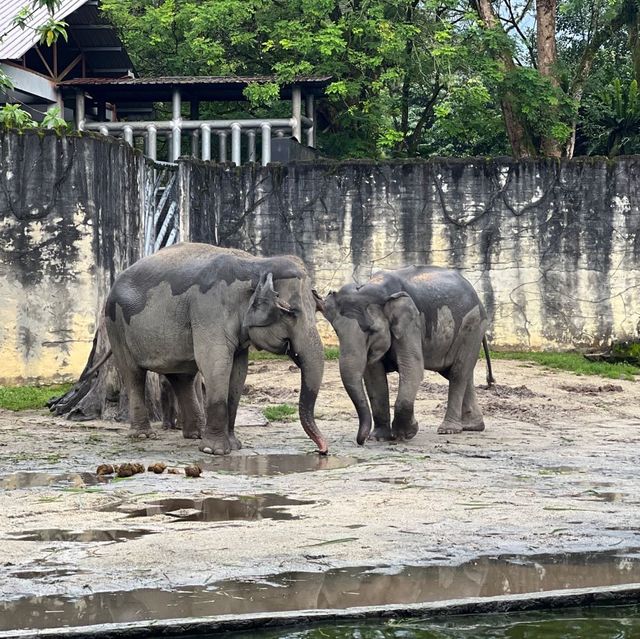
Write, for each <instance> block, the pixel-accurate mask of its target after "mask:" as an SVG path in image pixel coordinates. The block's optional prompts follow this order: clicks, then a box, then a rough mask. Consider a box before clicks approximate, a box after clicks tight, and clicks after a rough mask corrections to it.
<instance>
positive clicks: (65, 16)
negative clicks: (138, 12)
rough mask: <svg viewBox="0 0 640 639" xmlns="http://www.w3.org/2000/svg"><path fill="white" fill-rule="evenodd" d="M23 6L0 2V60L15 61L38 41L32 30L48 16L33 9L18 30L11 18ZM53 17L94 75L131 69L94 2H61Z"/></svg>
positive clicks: (22, 1)
mask: <svg viewBox="0 0 640 639" xmlns="http://www.w3.org/2000/svg"><path fill="white" fill-rule="evenodd" d="M24 5H25V0H0V39H1V41H0V60H19V59H20V58H22V56H23V55H24V54H25V53H27V52H28V51H29V50H30V49H31V48H33V47H34V46H35V45H36V44H38V42H39V40H40V36H39V34H38V32H37V31H36V30H35V29H36V28H37V27H38V26H40V25H42V24H43V23H44V22H46V21H47V20H48V19H49V13H48V11H47V9H46V8H44V7H43V8H40V9H37V10H36V11H35V12H34V13H33V14H32V15H31V17H30V18H29V20H28V21H27V28H25V29H21V28H20V27H19V26H16V25H14V24H13V19H14V18H15V17H16V15H17V14H18V12H19V11H20V9H22V8H23V7H24ZM53 17H54V18H55V19H57V20H65V21H66V22H67V24H68V27H67V32H68V34H69V36H70V42H73V45H74V46H76V47H77V49H78V50H79V51H81V52H82V53H84V54H85V56H86V65H87V68H88V69H90V70H91V72H92V73H93V74H94V75H97V76H102V75H107V76H113V75H116V76H122V75H125V74H126V73H128V72H129V71H130V70H133V64H132V62H131V59H130V58H129V56H128V55H127V52H126V51H125V50H124V47H123V45H122V42H121V41H120V38H119V37H118V34H117V32H116V30H115V28H114V27H113V25H112V24H110V23H109V22H108V21H107V20H106V19H105V18H104V16H102V15H101V13H100V9H99V6H98V0H61V2H60V4H59V5H58V6H57V8H56V10H55V11H54V13H53Z"/></svg>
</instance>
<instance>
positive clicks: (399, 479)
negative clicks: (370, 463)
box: [363, 477, 411, 486]
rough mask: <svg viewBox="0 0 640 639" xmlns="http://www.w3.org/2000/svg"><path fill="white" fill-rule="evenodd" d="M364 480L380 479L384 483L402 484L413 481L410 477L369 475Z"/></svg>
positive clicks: (405, 484)
mask: <svg viewBox="0 0 640 639" xmlns="http://www.w3.org/2000/svg"><path fill="white" fill-rule="evenodd" d="M363 481H379V482H382V483H383V484H401V485H403V486H407V485H409V484H410V483H411V480H410V479H409V478H408V477H368V478H367V479H364V480H363Z"/></svg>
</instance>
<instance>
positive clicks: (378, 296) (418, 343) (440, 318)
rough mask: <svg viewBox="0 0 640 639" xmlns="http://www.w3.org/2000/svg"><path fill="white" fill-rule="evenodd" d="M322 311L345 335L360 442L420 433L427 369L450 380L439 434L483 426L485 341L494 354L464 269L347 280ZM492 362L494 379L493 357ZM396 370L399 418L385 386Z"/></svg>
mask: <svg viewBox="0 0 640 639" xmlns="http://www.w3.org/2000/svg"><path fill="white" fill-rule="evenodd" d="M324 314H325V317H326V318H327V319H328V320H329V322H331V324H332V326H333V328H334V329H335V331H336V333H337V334H338V338H339V340H340V376H341V377H342V382H343V384H344V387H345V389H346V391H347V393H348V394H349V397H350V398H351V401H352V402H353V403H354V405H355V408H356V411H357V413H358V419H359V428H358V435H357V441H358V444H363V443H364V442H365V440H366V439H367V437H369V436H370V437H371V439H382V440H391V439H411V438H412V437H414V436H415V435H416V433H417V432H418V423H417V421H416V419H415V416H414V403H415V398H416V395H417V393H418V387H419V386H420V382H421V381H422V378H423V375H424V370H425V369H427V370H433V371H437V372H439V373H440V374H441V375H443V376H444V377H445V378H446V379H448V380H449V399H448V403H447V411H446V415H445V418H444V421H443V422H442V424H441V425H440V427H439V428H438V433H459V432H461V431H463V430H473V431H481V430H484V421H483V417H482V412H481V410H480V407H479V406H478V403H477V401H476V393H475V388H474V385H473V370H474V367H475V364H476V361H477V360H478V355H479V352H480V346H481V345H482V344H483V343H484V345H485V352H486V354H487V357H488V348H487V346H486V338H485V331H486V327H487V315H486V313H485V310H484V308H483V306H482V303H481V302H480V300H479V299H478V296H477V294H476V292H475V291H474V289H473V287H472V286H471V284H470V283H469V282H468V281H467V280H466V279H464V278H463V277H462V276H461V275H460V274H458V273H456V272H455V271H451V270H447V269H442V268H439V267H435V266H410V267H407V268H403V269H399V270H396V271H380V272H378V273H376V274H375V275H374V276H373V277H372V278H371V279H370V280H369V282H367V283H366V284H364V285H362V286H356V285H355V284H347V285H346V286H343V287H342V288H341V289H340V290H339V291H338V292H337V293H336V292H332V293H330V294H329V295H328V296H327V297H326V298H325V300H324ZM487 364H488V367H489V375H488V381H489V382H491V381H492V379H491V370H490V361H489V360H488V359H487ZM391 371H397V372H398V373H399V387H398V396H397V399H396V403H395V409H394V417H393V423H392V422H391V419H390V409H389V388H388V384H387V373H388V372H391ZM363 381H364V387H363ZM365 388H366V393H365ZM367 396H368V401H367ZM369 402H370V405H371V408H369ZM371 413H373V422H374V426H375V428H374V430H373V432H371Z"/></svg>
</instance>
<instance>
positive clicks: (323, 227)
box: [180, 157, 640, 349]
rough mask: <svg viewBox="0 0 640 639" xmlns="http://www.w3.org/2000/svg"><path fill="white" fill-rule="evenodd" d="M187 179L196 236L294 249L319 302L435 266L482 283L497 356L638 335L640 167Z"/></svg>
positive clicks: (280, 171)
mask: <svg viewBox="0 0 640 639" xmlns="http://www.w3.org/2000/svg"><path fill="white" fill-rule="evenodd" d="M180 172H181V183H182V186H183V202H182V206H183V209H184V211H183V212H185V213H186V212H188V213H189V224H190V232H191V238H192V239H193V240H198V241H205V242H216V243H220V244H222V245H226V246H235V247H239V248H244V249H245V250H248V251H251V252H252V253H257V254H265V255H273V254H276V253H296V254H298V255H300V256H301V257H302V258H303V259H304V260H305V262H306V263H307V265H308V267H309V269H310V270H311V272H312V275H313V277H314V279H315V283H316V287H317V288H318V290H319V291H320V292H322V293H327V292H328V291H329V290H331V289H337V288H338V287H340V286H341V285H342V284H344V283H346V282H350V281H356V282H363V281H365V280H366V279H367V278H368V277H369V276H370V275H371V274H372V273H373V272H375V270H376V269H380V268H393V267H398V266H401V265H405V264H419V263H432V264H437V265H442V266H450V267H455V268H457V269H460V270H461V271H462V272H463V274H464V275H465V276H466V277H467V278H468V279H469V280H470V281H471V282H472V283H473V285H474V286H475V287H476V289H477V290H478V292H479V294H480V296H481V298H482V299H483V301H484V304H485V306H486V308H487V311H488V314H489V318H490V326H491V328H490V333H491V339H492V344H493V346H494V347H500V348H531V349H549V348H562V349H567V348H572V347H576V346H595V345H599V344H603V343H606V342H608V340H610V339H611V338H612V337H623V336H632V335H637V334H638V323H639V321H640V292H639V285H640V234H639V226H640V209H639V206H640V199H639V190H640V158H637V157H633V158H622V159H619V160H616V161H612V162H610V161H606V160H604V159H587V160H575V161H568V162H561V163H558V162H553V161H528V162H519V163H517V162H514V161H512V160H510V159H498V160H486V161H485V160H477V159H469V160H434V161H429V162H404V163H395V162H391V163H374V162H368V161H363V162H343V163H333V162H324V163H318V162H314V163H297V164H292V165H289V166H286V167H270V168H268V169H263V168H260V167H254V166H246V167H242V168H235V167H230V166H221V165H211V164H205V163H200V162H183V163H182V164H181V167H180ZM327 334H328V333H327Z"/></svg>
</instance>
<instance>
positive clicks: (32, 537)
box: [7, 528, 153, 543]
mask: <svg viewBox="0 0 640 639" xmlns="http://www.w3.org/2000/svg"><path fill="white" fill-rule="evenodd" d="M152 534H153V531H151V530H82V531H79V532H74V531H72V530H60V529H59V528H43V529H42V530H25V531H22V532H18V533H8V534H7V537H8V538H9V539H13V540H15V541H69V542H80V543H91V542H94V541H126V540H128V539H137V538H138V537H143V536H144V535H152Z"/></svg>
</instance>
